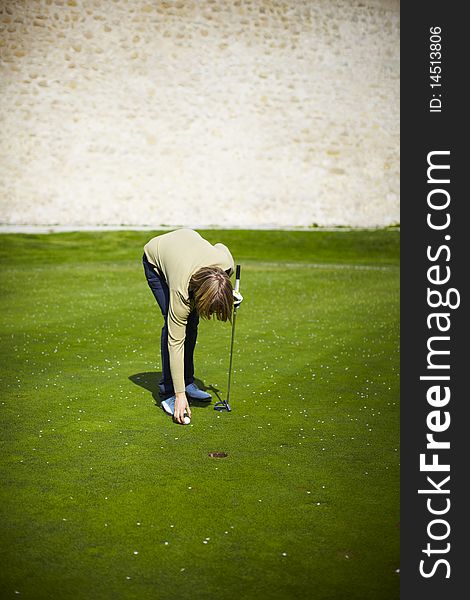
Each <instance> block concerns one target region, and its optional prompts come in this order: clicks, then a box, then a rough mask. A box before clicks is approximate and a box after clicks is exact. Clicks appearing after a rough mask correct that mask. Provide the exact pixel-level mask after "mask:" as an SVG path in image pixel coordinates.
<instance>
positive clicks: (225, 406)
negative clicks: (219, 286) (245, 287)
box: [214, 265, 241, 412]
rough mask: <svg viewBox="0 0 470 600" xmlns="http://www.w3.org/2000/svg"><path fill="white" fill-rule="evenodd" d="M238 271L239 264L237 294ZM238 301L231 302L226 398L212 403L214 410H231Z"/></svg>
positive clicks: (236, 292)
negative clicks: (230, 338) (230, 334)
mask: <svg viewBox="0 0 470 600" xmlns="http://www.w3.org/2000/svg"><path fill="white" fill-rule="evenodd" d="M240 271H241V266H240V265H237V270H236V274H235V289H234V294H238V292H239V289H240ZM240 303H241V300H239V301H238V302H237V301H235V302H234V304H233V315H232V340H231V342H230V362H229V367H228V384H227V399H226V400H221V401H220V402H216V403H215V404H214V410H226V411H228V412H230V411H231V410H232V409H231V407H230V404H229V400H230V382H231V379H232V359H233V340H234V338H235V322H236V320H237V310H238V307H239V306H240Z"/></svg>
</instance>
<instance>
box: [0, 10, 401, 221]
mask: <svg viewBox="0 0 470 600" xmlns="http://www.w3.org/2000/svg"><path fill="white" fill-rule="evenodd" d="M0 7H1V10H0V29H1V32H0V53H1V54H0V57H1V74H0V77H1V81H0V86H1V103H0V129H1V140H0V222H2V223H9V224H19V223H28V224H53V223H59V224H69V223H76V224H82V225H86V224H101V223H103V224H135V225H138V224H155V225H159V224H171V225H194V226H199V225H211V224H218V225H227V224H237V225H240V226H243V225H253V224H258V225H268V224H273V225H276V224H277V225H311V224H312V223H317V224H320V225H334V224H344V225H353V226H356V225H357V226H360V225H387V224H390V223H396V222H397V221H398V220H399V197H398V191H399V172H398V169H399V156H398V151H399V138H398V135H399V112H398V111H399V97H398V94H399V47H398V44H399V2H398V0H362V1H359V0H298V1H294V0H288V1H283V0H274V1H273V0H265V1H263V0H233V1H228V0H227V1H224V0H202V1H192V0H187V1H186V0H181V1H158V2H156V1H150V0H82V1H81V0H37V1H35V0H17V1H15V0H0Z"/></svg>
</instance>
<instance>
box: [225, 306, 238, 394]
mask: <svg viewBox="0 0 470 600" xmlns="http://www.w3.org/2000/svg"><path fill="white" fill-rule="evenodd" d="M236 320H237V309H236V308H234V309H233V318H232V340H231V342H230V363H229V366H228V384H227V404H228V401H229V400H230V381H231V379H232V360H233V340H234V339H235V322H236Z"/></svg>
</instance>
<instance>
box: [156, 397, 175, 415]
mask: <svg viewBox="0 0 470 600" xmlns="http://www.w3.org/2000/svg"><path fill="white" fill-rule="evenodd" d="M175 401H176V396H171V398H167V399H166V400H163V401H162V402H161V404H160V406H161V407H162V408H163V410H164V411H165V412H166V414H167V415H171V416H173V415H174V413H175Z"/></svg>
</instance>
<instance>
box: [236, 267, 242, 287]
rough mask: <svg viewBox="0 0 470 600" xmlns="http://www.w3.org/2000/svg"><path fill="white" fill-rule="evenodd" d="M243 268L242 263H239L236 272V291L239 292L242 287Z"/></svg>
mask: <svg viewBox="0 0 470 600" xmlns="http://www.w3.org/2000/svg"><path fill="white" fill-rule="evenodd" d="M241 270H242V267H241V265H237V270H236V272H235V291H236V292H238V290H239V289H240V271H241Z"/></svg>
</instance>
